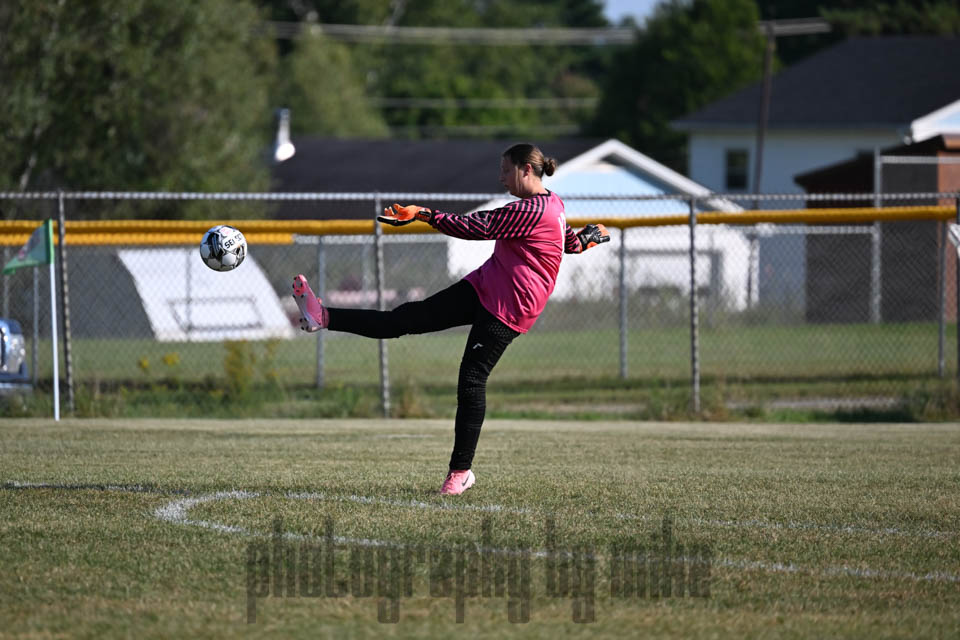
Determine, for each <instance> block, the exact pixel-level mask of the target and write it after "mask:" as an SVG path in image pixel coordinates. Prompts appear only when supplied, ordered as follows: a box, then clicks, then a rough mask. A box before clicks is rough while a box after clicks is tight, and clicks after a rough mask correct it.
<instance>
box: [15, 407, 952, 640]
mask: <svg viewBox="0 0 960 640" xmlns="http://www.w3.org/2000/svg"><path fill="white" fill-rule="evenodd" d="M451 431H452V429H451V426H450V422H449V421H448V420H392V421H382V420H380V421H378V420H310V421H306V420H239V421H238V420H230V421H201V420H192V421H185V420H137V421H129V420H126V421H110V420H83V421H78V420H70V421H63V422H60V423H53V422H51V421H44V420H18V419H6V420H4V421H3V422H2V423H0V487H2V488H0V513H2V514H3V518H2V521H0V541H2V547H0V551H2V557H3V565H2V567H3V570H2V571H0V636H4V637H90V636H96V637H129V636H135V637H158V636H162V637H185V636H191V637H211V638H233V637H247V636H249V637H263V636H271V637H277V636H283V637H304V638H306V637H311V638H312V637H335V638H354V637H355V638H363V637H378V638H379V637H418V638H420V637H428V638H432V637H436V638H440V637H450V636H451V634H455V633H463V634H466V637H490V638H500V637H533V638H551V639H555V638H558V637H568V636H569V637H610V636H615V635H616V636H624V637H677V638H680V637H682V638H689V637H701V638H743V637H760V638H763V637H777V638H791V637H851V638H854V637H855V638H865V637H869V638H886V637H924V638H938V637H941V638H955V637H957V636H958V634H960V544H958V541H960V425H956V424H924V425H898V424H886V425H863V424H846V425H836V424H805V425H793V424H782V425H769V424H749V425H744V424H715V423H696V424H686V423H641V422H631V421H618V422H589V423H583V422H578V421H563V422H546V421H520V422H518V421H506V420H490V421H488V422H487V424H486V425H485V427H484V433H483V436H482V437H481V442H480V449H479V451H478V455H477V459H476V461H475V464H474V469H475V471H476V474H477V478H478V481H477V485H476V486H475V488H473V489H471V490H470V491H468V492H467V493H466V494H465V495H463V496H461V497H459V498H456V499H454V498H448V499H441V498H440V496H439V495H437V493H436V492H437V489H438V488H439V484H440V482H441V481H442V479H443V474H444V471H445V464H446V460H447V457H448V455H449V448H450V445H451V441H452V433H451ZM328 536H329V537H328ZM328 541H332V543H333V544H334V547H333V548H334V552H333V553H330V547H328V546H325V545H327V544H328ZM520 549H527V550H528V551H529V553H528V555H526V556H524V555H522V554H521V553H520V552H519V551H518V550H520ZM623 549H627V550H633V551H634V552H637V555H635V556H631V557H632V558H633V560H634V563H633V564H632V565H631V564H629V563H625V562H624V561H623V558H622V557H619V556H618V555H617V554H619V553H621V552H622V550H623ZM421 551H422V552H423V556H420V555H418V554H419V553H420V552H421ZM641 552H642V553H641ZM280 554H283V557H285V558H286V561H284V562H273V559H274V558H277V557H279V556H280ZM390 554H395V555H390ZM471 554H472V555H471ZM321 555H322V557H323V558H325V559H326V558H329V559H331V560H332V561H333V562H334V563H335V564H334V567H335V570H334V571H333V572H327V571H326V570H327V566H326V565H320V564H310V562H309V559H310V558H316V557H320V556H321ZM401 557H402V558H412V560H411V567H412V568H410V572H409V573H408V574H404V575H405V576H407V577H408V578H409V585H408V586H409V588H410V592H409V593H402V594H401V595H402V597H400V598H399V599H397V600H396V602H397V607H398V608H397V611H398V613H399V621H398V622H397V623H395V624H390V623H384V622H379V621H378V602H379V599H378V597H377V589H380V588H381V587H382V586H383V585H381V583H380V582H378V580H377V578H378V576H377V575H375V572H376V568H377V567H380V566H395V565H389V564H386V565H381V564H380V563H381V562H384V561H385V559H389V558H401ZM248 558H249V559H250V560H252V563H249V564H248ZM458 558H463V561H462V562H463V564H462V566H460V565H458V564H457V559H458ZM612 558H619V559H618V560H617V561H616V563H615V564H613V566H614V567H619V568H620V573H617V571H616V570H612V568H611V565H612V560H611V559H612ZM478 559H479V560H478ZM642 559H645V562H642V561H641V560H642ZM475 561H476V562H479V565H477V564H476V562H475ZM368 562H369V563H371V564H369V565H368V564H366V563H368ZM485 562H486V563H487V565H484V564H483V563H485ZM471 563H473V564H471ZM477 566H480V567H481V569H480V570H478V572H477V573H476V575H474V574H473V573H471V571H472V569H471V567H473V568H474V569H476V567H477ZM483 566H489V567H493V569H494V571H493V572H492V574H490V575H492V576H493V578H492V580H493V582H492V583H491V582H490V581H489V580H488V581H486V582H484V580H483V579H482V578H480V579H479V584H480V585H481V587H483V586H484V585H487V586H489V585H490V584H492V585H493V587H494V588H493V590H492V591H491V594H490V597H483V589H482V588H481V589H480V593H479V594H477V595H472V592H471V591H470V585H477V584H478V581H477V580H478V576H482V575H483V570H482V567H483ZM511 566H512V567H514V568H515V569H523V568H524V567H525V568H526V570H527V571H528V573H524V572H523V571H522V570H521V571H519V573H518V572H516V571H511ZM318 567H322V568H323V569H324V576H327V575H330V576H333V577H334V585H333V586H335V587H336V586H337V584H336V583H337V582H339V581H341V580H343V581H345V584H343V585H340V587H341V588H343V589H344V590H345V591H346V592H347V594H346V595H344V596H343V597H327V596H326V595H325V594H324V593H323V592H321V597H274V595H273V593H274V591H273V590H274V589H280V591H279V593H278V595H282V594H283V593H284V591H285V589H287V586H286V585H287V583H286V580H287V578H288V576H293V578H294V594H300V595H305V594H303V592H300V591H297V589H299V588H300V587H301V586H302V584H301V583H300V582H299V580H300V579H301V578H311V577H312V576H314V574H315V571H314V570H315V569H317V568H318ZM371 567H373V568H371ZM458 567H460V568H463V569H464V571H460V573H459V575H465V576H466V579H465V580H464V582H463V583H462V584H463V586H462V587H461V586H460V583H459V582H458V580H457V577H456V576H457V575H458V574H457V569H458ZM664 567H670V568H672V569H671V570H672V571H673V572H674V573H673V577H674V579H675V580H674V582H673V583H671V584H672V585H673V587H672V591H671V593H670V595H669V596H667V595H666V593H667V592H666V589H665V584H666V583H665V582H663V581H662V580H660V581H657V580H656V578H657V576H659V577H660V578H662V577H663V575H664V571H665V569H664ZM497 568H499V569H501V570H502V571H503V573H504V575H506V585H507V586H506V591H505V592H504V593H503V594H502V595H501V596H500V597H497V593H496V589H495V586H496V579H495V577H496V575H497V574H496V569H497ZM694 568H697V571H698V572H699V573H698V574H697V575H698V576H699V578H698V581H697V582H695V583H694V582H691V577H692V576H693V573H692V572H693V569H694ZM704 569H707V570H708V571H707V572H706V573H705V572H704ZM447 571H453V574H452V575H451V574H448V573H446V572H447ZM565 572H566V573H565ZM658 572H659V573H658ZM684 572H685V573H684ZM316 575H319V573H317V574H316ZM390 575H392V574H390ZM625 575H630V576H633V577H635V578H636V581H635V582H634V583H633V584H634V587H641V586H642V587H644V588H645V592H642V593H640V594H638V593H636V592H634V593H633V594H630V593H628V592H627V591H626V590H625V588H624V578H623V576H625ZM525 576H526V577H525ZM558 576H559V578H558ZM563 576H568V577H569V579H568V580H567V581H564V580H563ZM684 576H686V577H685V578H684ZM551 577H552V578H553V579H554V582H552V583H551V582H550V580H551ZM574 577H577V578H578V580H579V581H578V580H575V579H574ZM276 578H279V581H277V580H275V579H276ZM471 578H472V579H471ZM368 579H369V580H370V582H369V583H368V582H366V581H367V580H368ZM511 579H513V582H512V583H511V582H510V580H511ZM557 580H559V582H558V581H557ZM303 584H305V585H307V587H309V586H310V585H312V584H313V583H312V582H310V580H306V582H304V583H303ZM384 584H387V586H389V584H388V583H384ZM558 584H559V585H561V586H562V585H563V584H566V585H567V586H568V587H569V588H568V592H567V593H566V594H564V593H563V590H562V589H560V588H559V587H558V586H557V585H558ZM692 584H696V585H698V587H697V589H696V593H694V594H691V585H692ZM370 585H373V586H370ZM451 585H452V587H451ZM511 585H512V587H513V590H511ZM551 585H552V586H553V589H552V590H551V589H550V588H548V587H550V586H551ZM576 585H579V587H578V588H579V591H576V592H574V591H572V590H573V589H574V587H575V586H576ZM684 585H686V586H685V587H684ZM366 587H370V589H371V591H369V592H365V591H364V589H365V588H366ZM445 587H450V590H449V591H444V588H445ZM524 587H526V589H528V592H525V591H524ZM611 589H613V593H611ZM458 590H459V591H458ZM368 593H369V594H370V595H369V596H368ZM393 593H394V594H395V592H393ZM431 593H433V595H431ZM458 593H459V594H460V596H461V600H460V605H461V609H460V611H461V613H462V616H463V622H462V624H458V623H456V622H455V620H456V616H457V610H458V609H457V607H458V605H457V603H458V599H457V594H458ZM511 595H512V596H513V597H512V598H511V597H510V596H511ZM258 596H260V597H258ZM574 596H576V597H574ZM655 596H657V597H655ZM511 600H512V602H513V608H512V609H511V605H510V604H509V602H510V601H511ZM385 602H386V604H387V605H390V601H389V600H387V601H385ZM251 603H253V605H254V609H255V622H252V623H248V620H249V615H250V613H251V610H250V605H251ZM524 606H527V607H528V609H526V611H527V612H528V613H529V619H528V621H527V622H510V621H509V618H510V617H511V611H512V614H513V617H514V619H517V620H522V618H523V612H524V611H525V609H524ZM591 607H592V609H591ZM384 611H387V613H389V612H390V611H392V609H390V608H389V606H387V608H386V609H384ZM380 613H382V612H380ZM575 617H579V619H580V620H581V622H582V623H577V622H574V618H575ZM591 617H592V621H590V619H591Z"/></svg>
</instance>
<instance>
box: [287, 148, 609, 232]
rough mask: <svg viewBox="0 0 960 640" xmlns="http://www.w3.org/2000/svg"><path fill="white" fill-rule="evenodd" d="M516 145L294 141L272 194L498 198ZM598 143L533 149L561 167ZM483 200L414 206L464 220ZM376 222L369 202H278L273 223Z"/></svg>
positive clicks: (425, 203) (424, 203) (437, 202)
mask: <svg viewBox="0 0 960 640" xmlns="http://www.w3.org/2000/svg"><path fill="white" fill-rule="evenodd" d="M514 142H516V141H505V140H357V139H346V140H341V139H329V138H309V137H308V138H299V139H294V140H293V143H294V146H295V147H296V154H295V155H294V156H293V157H292V158H291V159H289V160H287V161H286V162H283V163H281V164H279V165H277V166H276V167H274V169H273V191H275V192H286V193H298V192H299V193H304V192H307V193H309V192H349V193H373V192H378V191H379V192H405V193H411V192H421V193H477V194H492V193H497V192H500V191H503V187H502V186H501V185H500V183H499V181H498V176H499V166H500V165H499V163H500V156H501V155H502V154H503V152H504V151H505V150H506V149H507V148H508V147H509V146H511V145H512V144H514ZM602 142H603V141H602V140H599V139H596V138H572V139H564V140H555V141H548V142H543V143H537V146H539V147H540V148H541V149H542V150H543V152H544V153H545V154H546V155H547V156H551V157H554V158H556V159H557V161H558V162H559V163H560V165H561V166H563V163H564V162H566V161H567V160H570V159H571V158H574V157H576V156H578V155H580V154H582V153H584V152H586V151H588V150H589V149H592V148H594V147H596V146H597V145H599V144H600V143H602ZM484 200H485V199H483V200H472V201H462V200H461V201H448V202H443V201H431V202H429V203H427V202H422V203H417V204H423V205H425V206H430V207H431V208H434V209H441V210H444V211H452V212H455V213H461V212H465V211H469V210H470V209H472V208H474V207H475V206H476V205H477V204H479V203H481V202H483V201H484ZM384 204H385V205H388V204H390V203H384ZM373 215H374V211H373V205H372V203H371V202H370V201H366V202H358V201H343V202H312V203H310V206H304V204H302V203H283V204H281V206H279V207H278V211H277V212H276V217H278V218H281V219H302V218H319V219H324V218H352V219H363V218H372V217H373Z"/></svg>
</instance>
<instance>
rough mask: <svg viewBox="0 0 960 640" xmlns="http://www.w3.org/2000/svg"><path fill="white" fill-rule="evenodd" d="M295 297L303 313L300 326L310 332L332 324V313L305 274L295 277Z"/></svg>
mask: <svg viewBox="0 0 960 640" xmlns="http://www.w3.org/2000/svg"><path fill="white" fill-rule="evenodd" d="M293 299H294V300H296V301H297V307H299V308H300V313H301V314H302V316H301V318H300V328H301V329H303V330H304V331H306V332H308V333H313V332H314V331H319V330H320V329H324V328H326V326H327V325H328V324H330V314H329V312H328V311H327V310H326V308H324V306H323V303H322V302H321V301H320V298H318V297H317V296H316V295H315V294H314V293H313V289H311V288H310V285H309V284H307V279H306V278H304V277H303V274H300V275H298V276H297V277H296V278H294V279H293Z"/></svg>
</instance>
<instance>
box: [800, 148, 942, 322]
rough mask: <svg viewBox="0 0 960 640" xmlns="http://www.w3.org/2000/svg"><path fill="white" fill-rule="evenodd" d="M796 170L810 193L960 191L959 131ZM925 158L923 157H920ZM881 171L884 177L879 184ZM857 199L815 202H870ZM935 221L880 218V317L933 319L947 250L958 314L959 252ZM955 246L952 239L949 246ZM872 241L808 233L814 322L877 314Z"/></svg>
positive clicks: (808, 294)
mask: <svg viewBox="0 0 960 640" xmlns="http://www.w3.org/2000/svg"><path fill="white" fill-rule="evenodd" d="M880 159H881V162H880V172H879V176H878V174H877V172H876V171H875V159H874V154H860V155H858V156H855V157H853V158H850V159H848V160H846V161H844V162H840V163H836V164H832V165H829V166H826V167H821V168H819V169H815V170H813V171H808V172H806V173H802V174H800V175H798V176H796V178H795V181H796V183H797V184H798V185H799V186H800V187H802V188H803V189H804V190H806V191H807V192H809V193H871V192H873V191H874V190H875V189H877V188H878V187H879V190H882V191H885V192H890V193H945V192H957V191H960V135H938V136H934V137H932V138H927V139H926V140H924V141H922V142H917V143H914V144H908V145H898V146H894V147H889V148H887V149H883V150H882V151H881V152H880ZM918 161H920V162H918ZM877 177H879V178H880V184H879V185H876V184H875V183H874V181H875V179H876V178H877ZM871 204H872V203H870V202H862V201H859V202H858V201H855V200H836V201H830V200H817V201H811V202H809V203H808V206H810V207H856V206H870V205H871ZM904 204H914V205H945V204H946V205H952V204H954V201H953V200H948V201H946V202H943V201H937V200H935V199H934V200H910V201H909V202H903V201H900V202H898V201H892V200H890V201H885V202H884V203H883V205H884V206H898V205H904ZM938 227H939V225H936V224H933V223H930V222H906V221H905V222H888V223H883V224H881V225H880V265H879V266H880V273H881V287H880V291H879V294H880V305H879V309H878V311H879V318H880V319H882V320H883V321H885V322H916V321H920V322H929V321H934V320H936V318H937V314H938V313H939V306H938V301H939V288H938V287H939V277H940V276H939V257H940V255H941V253H943V254H944V255H945V258H946V260H947V263H946V279H945V284H946V291H947V307H946V308H947V315H948V318H949V319H954V318H955V316H956V308H957V306H956V299H955V295H956V258H957V256H956V253H955V252H954V251H952V250H948V251H945V252H943V251H942V245H943V243H946V242H947V240H946V238H944V237H941V235H940V234H939V229H938ZM947 248H949V244H948V246H947ZM871 251H872V247H871V240H870V238H869V237H868V236H865V235H856V236H845V237H843V236H831V235H827V236H810V237H808V238H807V242H806V261H807V285H806V300H807V305H806V318H807V320H808V321H810V322H866V321H867V320H868V319H869V318H870V317H871V299H870V297H871V284H870V282H871V268H872V266H873V265H872V260H871Z"/></svg>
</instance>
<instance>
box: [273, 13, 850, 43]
mask: <svg viewBox="0 0 960 640" xmlns="http://www.w3.org/2000/svg"><path fill="white" fill-rule="evenodd" d="M265 25H266V27H267V28H268V29H269V30H271V31H273V34H274V37H276V38H279V39H281V40H293V39H296V38H302V37H304V36H316V35H323V36H327V37H329V38H333V39H335V40H340V41H343V42H363V43H380V44H411V43H413V44H419V45H438V44H477V45H491V46H528V45H568V46H569V45H579V46H611V45H627V44H631V43H632V42H633V41H634V39H635V38H636V35H637V32H638V30H637V29H636V28H634V27H599V28H575V27H537V28H524V29H507V28H499V27H492V28H454V27H397V26H392V25H388V26H381V25H365V24H321V23H305V22H279V21H269V22H266V23H265ZM757 28H758V29H759V30H760V31H761V32H763V33H768V32H769V31H770V30H772V32H773V35H774V36H796V35H810V34H817V33H827V32H829V31H830V30H831V27H830V23H829V22H827V21H826V20H824V19H822V18H796V19H791V20H764V21H761V22H758V23H757Z"/></svg>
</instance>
